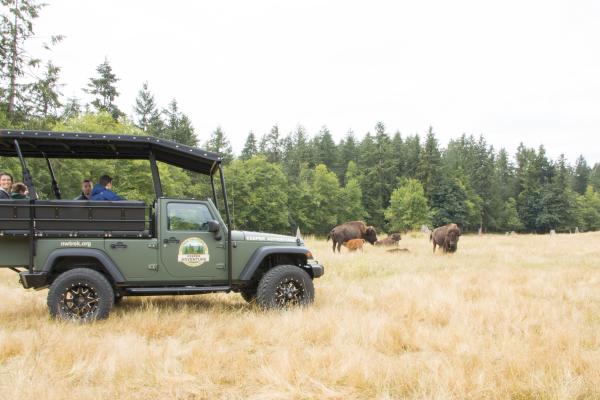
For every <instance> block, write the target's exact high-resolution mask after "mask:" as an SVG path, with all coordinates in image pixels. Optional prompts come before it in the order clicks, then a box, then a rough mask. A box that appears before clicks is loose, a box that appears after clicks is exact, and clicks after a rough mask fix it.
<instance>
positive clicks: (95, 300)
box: [48, 268, 115, 322]
mask: <svg viewBox="0 0 600 400" xmlns="http://www.w3.org/2000/svg"><path fill="white" fill-rule="evenodd" d="M114 301H115V293H114V291H113V288H112V286H111V284H110V283H109V282H108V280H107V279H106V278H105V277H104V275H102V274H101V273H99V272H97V271H94V270H91V269H89V268H76V269H72V270H69V271H67V272H64V273H62V274H61V275H59V276H58V278H56V279H55V280H54V282H53V283H52V285H50V290H49V291H48V309H49V310H50V315H51V316H52V317H54V318H60V319H63V320H69V321H77V322H90V321H93V320H97V319H105V318H107V317H108V314H109V313H110V310H111V308H112V306H113V304H114Z"/></svg>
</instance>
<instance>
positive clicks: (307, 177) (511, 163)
mask: <svg viewBox="0 0 600 400" xmlns="http://www.w3.org/2000/svg"><path fill="white" fill-rule="evenodd" d="M1 1H2V3H1V4H2V19H1V20H0V35H1V37H0V126H1V127H3V128H19V129H49V130H56V131H82V132H101V133H129V134H140V135H144V134H147V135H153V136H157V137H161V138H165V139H169V140H174V141H177V142H179V143H184V144H187V145H190V146H201V147H203V148H205V149H207V150H211V151H215V152H218V153H220V154H222V156H223V159H224V164H225V165H226V168H225V173H226V179H227V183H228V194H229V202H230V204H229V206H230V209H231V211H232V217H233V222H234V225H235V227H236V228H237V229H248V230H264V231H273V232H285V233H287V232H290V231H293V230H294V228H295V227H300V229H301V231H302V232H305V233H314V234H321V235H322V234H326V233H327V232H328V231H329V230H330V229H331V227H332V226H334V225H336V224H338V223H341V222H345V221H348V220H358V219H364V220H365V221H367V223H369V224H370V225H374V226H376V227H377V228H378V229H379V230H380V231H382V230H383V231H387V232H391V231H400V230H402V231H406V230H414V229H419V228H420V227H421V226H422V225H428V226H430V227H431V226H439V225H443V224H446V223H449V222H455V223H458V224H459V225H460V226H461V227H462V229H463V230H465V231H477V230H482V231H484V232H487V231H489V232H501V231H520V232H540V233H542V232H548V231H549V230H551V229H554V230H557V231H572V230H574V229H576V228H577V229H579V230H582V231H585V230H596V229H598V228H600V194H599V193H598V191H600V164H594V165H593V167H591V166H589V165H588V163H587V161H586V160H585V158H584V157H583V156H580V157H579V158H578V159H577V160H576V162H575V164H574V165H570V164H568V163H567V161H566V160H565V157H564V156H560V157H559V158H558V159H556V160H552V159H550V158H549V157H548V156H547V155H546V150H545V148H544V147H543V146H540V147H539V148H537V149H535V148H528V147H526V146H524V145H523V144H521V145H520V146H519V147H518V148H517V150H516V153H515V154H513V155H510V154H508V152H507V151H506V150H505V149H499V150H496V149H494V148H493V147H492V146H490V145H488V143H487V142H486V140H485V137H484V136H479V137H474V136H472V135H471V136H468V135H462V136H460V137H458V138H455V139H452V140H450V141H449V142H448V143H446V144H445V145H442V144H440V143H439V140H438V138H437V136H436V134H435V132H434V130H433V128H431V127H430V128H429V129H428V131H427V132H426V134H425V135H424V136H423V137H421V136H419V135H417V134H414V135H406V136H404V135H402V134H401V133H400V132H398V131H397V132H394V133H391V132H388V130H387V129H386V127H385V125H384V124H383V123H381V122H378V123H376V124H375V126H374V129H373V131H372V132H371V131H370V132H366V133H364V134H363V135H361V136H359V135H357V134H355V133H354V132H352V131H349V132H347V133H346V134H345V136H344V137H343V138H342V139H341V140H340V141H339V142H337V143H336V141H335V140H334V139H333V135H332V134H331V132H330V131H329V129H328V128H327V127H326V126H324V127H322V129H320V130H319V132H314V133H312V134H310V133H308V132H307V131H306V129H305V128H304V127H303V126H301V125H298V126H297V127H296V128H295V129H294V130H293V131H292V132H287V133H282V132H280V131H279V127H278V126H277V125H273V127H272V128H271V129H270V131H268V132H265V133H264V134H260V135H259V134H256V133H254V132H252V131H250V132H249V133H248V134H247V137H246V141H245V144H244V147H243V149H242V151H241V153H240V154H234V152H233V151H232V147H231V144H230V142H229V139H228V137H227V135H226V133H225V132H224V131H223V129H222V128H221V127H216V129H215V130H214V131H213V132H212V133H211V134H210V136H209V137H206V138H199V137H198V136H197V135H196V133H195V132H194V128H193V125H192V122H191V120H190V118H189V117H188V116H186V115H185V114H184V113H182V112H181V111H180V109H179V105H178V103H177V100H175V99H173V100H171V101H170V102H168V104H167V106H166V107H164V108H161V107H159V105H158V104H157V102H156V100H155V97H154V95H153V94H152V92H151V90H150V88H149V85H148V83H144V84H143V86H142V87H141V88H140V90H139V92H138V95H137V98H136V100H135V104H133V105H132V110H133V112H132V115H130V116H128V115H127V114H126V113H125V112H123V111H122V110H120V109H119V107H118V106H117V105H116V99H117V98H118V96H119V91H118V87H117V84H118V81H119V79H118V77H117V75H116V74H115V72H114V71H113V70H112V67H111V65H110V62H109V61H108V60H107V59H105V60H104V61H103V62H101V63H100V64H99V65H98V67H97V69H96V71H95V75H94V76H92V77H90V78H89V81H88V83H87V85H86V87H85V88H82V91H83V92H84V93H86V94H87V95H88V97H90V98H91V101H89V103H86V104H82V103H81V101H80V100H79V99H76V98H70V99H64V98H63V96H62V94H61V92H60V89H61V84H60V67H58V66H55V65H54V64H52V62H51V61H46V62H45V63H44V62H43V61H42V60H41V59H38V58H35V57H32V56H31V55H29V54H27V53H26V52H25V50H24V49H25V46H24V44H25V42H26V41H27V40H29V39H30V38H31V37H32V36H33V26H34V21H35V19H36V18H37V17H38V14H39V11H40V9H41V8H42V7H43V5H41V4H38V3H36V2H35V1H31V0H21V1H18V2H17V1H16V0H1ZM62 39H63V38H62V37H61V36H55V37H53V38H52V40H51V43H50V44H49V45H48V46H47V47H48V48H51V46H52V44H56V43H58V42H60V41H61V40H62ZM0 162H1V164H0V167H1V168H2V169H7V170H9V171H11V172H13V173H14V174H15V175H18V174H17V173H18V172H19V171H20V167H19V166H18V163H17V162H16V160H11V159H2V160H0ZM54 162H55V170H56V171H57V175H58V178H59V182H60V183H61V184H62V190H63V193H65V197H68V196H73V197H75V196H76V195H77V194H78V193H77V192H78V189H79V183H80V181H81V180H82V179H85V178H94V179H97V176H96V175H99V171H102V173H108V174H111V175H113V176H115V186H116V187H117V188H118V191H119V193H120V194H123V195H124V196H125V197H126V198H130V199H141V200H144V201H146V202H147V203H151V202H152V201H153V186H152V180H151V176H150V171H149V168H148V166H147V165H146V164H147V163H146V162H145V161H122V160H121V161H118V162H117V161H102V162H101V163H100V162H98V161H94V160H57V161H54ZM30 163H31V169H32V170H33V172H34V176H35V177H36V178H37V179H36V183H37V185H38V186H39V188H38V189H39V191H40V195H41V196H43V197H51V193H52V191H51V188H50V178H49V176H48V172H47V170H46V166H45V163H43V162H41V161H40V160H31V161H30ZM159 167H160V172H161V180H162V183H163V186H164V191H165V193H166V194H167V195H170V196H185V197H194V198H199V197H209V196H210V195H211V191H210V187H209V184H208V181H207V179H206V177H203V176H198V175H196V174H193V173H190V172H187V171H182V170H179V169H177V168H175V167H172V166H168V165H160V166H159Z"/></svg>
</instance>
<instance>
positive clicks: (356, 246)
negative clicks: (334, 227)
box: [343, 239, 365, 251]
mask: <svg viewBox="0 0 600 400" xmlns="http://www.w3.org/2000/svg"><path fill="white" fill-rule="evenodd" d="M364 243H365V239H350V240H348V241H347V242H344V243H343V245H344V246H345V247H347V248H348V250H349V251H356V250H360V251H363V244H364Z"/></svg>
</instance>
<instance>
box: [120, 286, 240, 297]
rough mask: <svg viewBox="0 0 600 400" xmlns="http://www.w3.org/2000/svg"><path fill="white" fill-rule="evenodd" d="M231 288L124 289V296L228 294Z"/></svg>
mask: <svg viewBox="0 0 600 400" xmlns="http://www.w3.org/2000/svg"><path fill="white" fill-rule="evenodd" d="M229 291H231V286H176V287H140V288H126V289H125V295H126V296H161V295H180V294H201V293H216V292H229Z"/></svg>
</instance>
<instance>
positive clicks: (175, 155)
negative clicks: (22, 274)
mask: <svg viewBox="0 0 600 400" xmlns="http://www.w3.org/2000/svg"><path fill="white" fill-rule="evenodd" d="M0 156H5V157H18V158H19V161H20V163H21V168H22V171H23V183H24V184H25V185H26V186H27V188H28V190H29V196H30V198H31V200H30V202H29V204H30V210H31V212H30V215H31V217H30V219H31V221H30V235H29V238H30V252H29V272H30V273H33V259H34V256H35V241H36V238H35V232H34V230H35V227H34V218H35V216H34V215H33V213H34V212H35V208H34V207H33V205H34V204H35V200H36V199H37V197H38V196H37V191H36V189H35V185H34V183H33V179H32V177H31V173H30V171H29V168H28V167H27V163H26V162H25V157H34V158H44V159H45V160H46V163H47V166H48V170H49V172H50V177H51V179H52V191H53V192H54V196H55V197H56V199H60V198H61V193H60V188H59V186H58V182H57V181H56V177H55V175H54V169H53V168H52V164H51V163H50V159H52V158H66V159H124V160H148V161H149V162H150V170H151V172H152V181H153V184H154V191H155V194H156V198H159V197H162V196H163V191H162V185H161V181H160V174H159V171H158V166H157V164H156V162H157V161H161V162H164V163H167V164H170V165H174V166H176V167H180V168H182V169H186V170H189V171H193V172H197V173H200V174H203V175H208V176H210V184H211V189H212V195H213V201H214V204H215V206H216V207H217V208H218V200H217V191H216V189H215V181H214V175H215V174H216V173H217V171H218V172H219V178H220V183H221V195H222V196H223V205H224V208H225V215H226V219H225V222H226V224H227V263H228V264H229V265H228V268H227V269H228V280H229V286H230V287H231V282H232V271H231V265H232V263H231V257H232V243H231V218H230V215H229V205H228V202H227V189H226V188H225V177H224V174H223V165H222V158H221V157H220V156H219V155H218V154H217V153H213V152H210V151H206V150H202V149H198V148H196V147H190V146H186V145H183V144H180V143H176V142H172V141H170V140H165V139H161V138H156V137H153V136H143V135H120V134H108V133H106V134H98V133H82V132H49V131H26V130H8V129H4V130H0Z"/></svg>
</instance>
